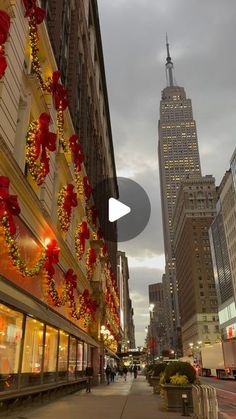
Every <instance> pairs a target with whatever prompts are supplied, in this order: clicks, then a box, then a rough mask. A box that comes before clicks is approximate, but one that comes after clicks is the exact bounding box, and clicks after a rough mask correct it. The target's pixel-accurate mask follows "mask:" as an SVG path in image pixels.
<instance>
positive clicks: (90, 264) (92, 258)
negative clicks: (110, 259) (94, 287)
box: [86, 247, 97, 280]
mask: <svg viewBox="0 0 236 419" xmlns="http://www.w3.org/2000/svg"><path fill="white" fill-rule="evenodd" d="M96 263H97V252H96V250H95V249H93V248H92V247H90V248H89V249H88V250H87V255H86V266H87V278H88V280H91V279H92V278H93V274H94V270H95V265H96Z"/></svg>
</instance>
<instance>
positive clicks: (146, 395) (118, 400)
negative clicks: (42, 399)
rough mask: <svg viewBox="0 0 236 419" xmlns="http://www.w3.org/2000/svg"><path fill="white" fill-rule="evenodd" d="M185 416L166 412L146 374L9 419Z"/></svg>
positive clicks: (160, 418)
mask: <svg viewBox="0 0 236 419" xmlns="http://www.w3.org/2000/svg"><path fill="white" fill-rule="evenodd" d="M10 418H11V419H182V416H181V414H178V413H173V412H166V411H164V409H163V402H162V400H161V398H160V396H158V395H156V394H153V391H152V387H150V386H149V385H148V383H147V382H146V380H145V378H144V377H143V376H138V378H137V379H136V380H134V379H133V378H131V377H130V376H129V377H128V380H127V381H126V382H125V381H124V379H123V378H119V380H117V381H116V382H115V383H112V384H110V385H101V386H99V387H95V388H92V392H91V393H89V394H86V393H85V391H84V390H83V391H80V392H77V393H75V394H72V395H70V396H67V397H63V398H61V399H58V400H56V401H54V402H51V403H49V404H46V405H44V406H42V407H37V408H31V409H24V410H21V411H17V412H15V413H14V414H11V415H10V416H8V417H7V419H10Z"/></svg>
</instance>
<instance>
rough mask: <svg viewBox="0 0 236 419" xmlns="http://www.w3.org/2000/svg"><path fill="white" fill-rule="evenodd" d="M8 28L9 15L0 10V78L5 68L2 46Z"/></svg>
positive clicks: (5, 62)
mask: <svg viewBox="0 0 236 419" xmlns="http://www.w3.org/2000/svg"><path fill="white" fill-rule="evenodd" d="M9 29H10V16H9V15H8V14H7V13H6V12H4V11H3V10H0V80H1V78H2V77H3V76H4V74H5V71H6V68H7V60H6V57H5V51H4V46H3V44H5V42H6V40H7V37H8V33H9Z"/></svg>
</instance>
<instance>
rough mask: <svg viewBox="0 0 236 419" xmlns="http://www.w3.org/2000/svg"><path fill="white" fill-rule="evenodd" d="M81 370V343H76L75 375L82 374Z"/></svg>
mask: <svg viewBox="0 0 236 419" xmlns="http://www.w3.org/2000/svg"><path fill="white" fill-rule="evenodd" d="M82 371H83V343H82V342H78V343H77V363H76V372H77V374H76V375H77V376H80V375H82Z"/></svg>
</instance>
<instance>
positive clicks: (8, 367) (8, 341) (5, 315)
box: [0, 304, 23, 391]
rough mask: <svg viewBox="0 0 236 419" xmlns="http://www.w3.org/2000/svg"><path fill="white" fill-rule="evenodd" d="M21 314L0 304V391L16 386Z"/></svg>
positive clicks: (21, 323)
mask: <svg viewBox="0 0 236 419" xmlns="http://www.w3.org/2000/svg"><path fill="white" fill-rule="evenodd" d="M22 325H23V314H21V313H18V312H17V311H15V310H12V309H10V308H9V307H6V306H5V305H3V304H0V391H5V390H10V389H12V390H13V389H15V388H17V384H18V381H17V377H18V371H19V360H20V350H21V341H22Z"/></svg>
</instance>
